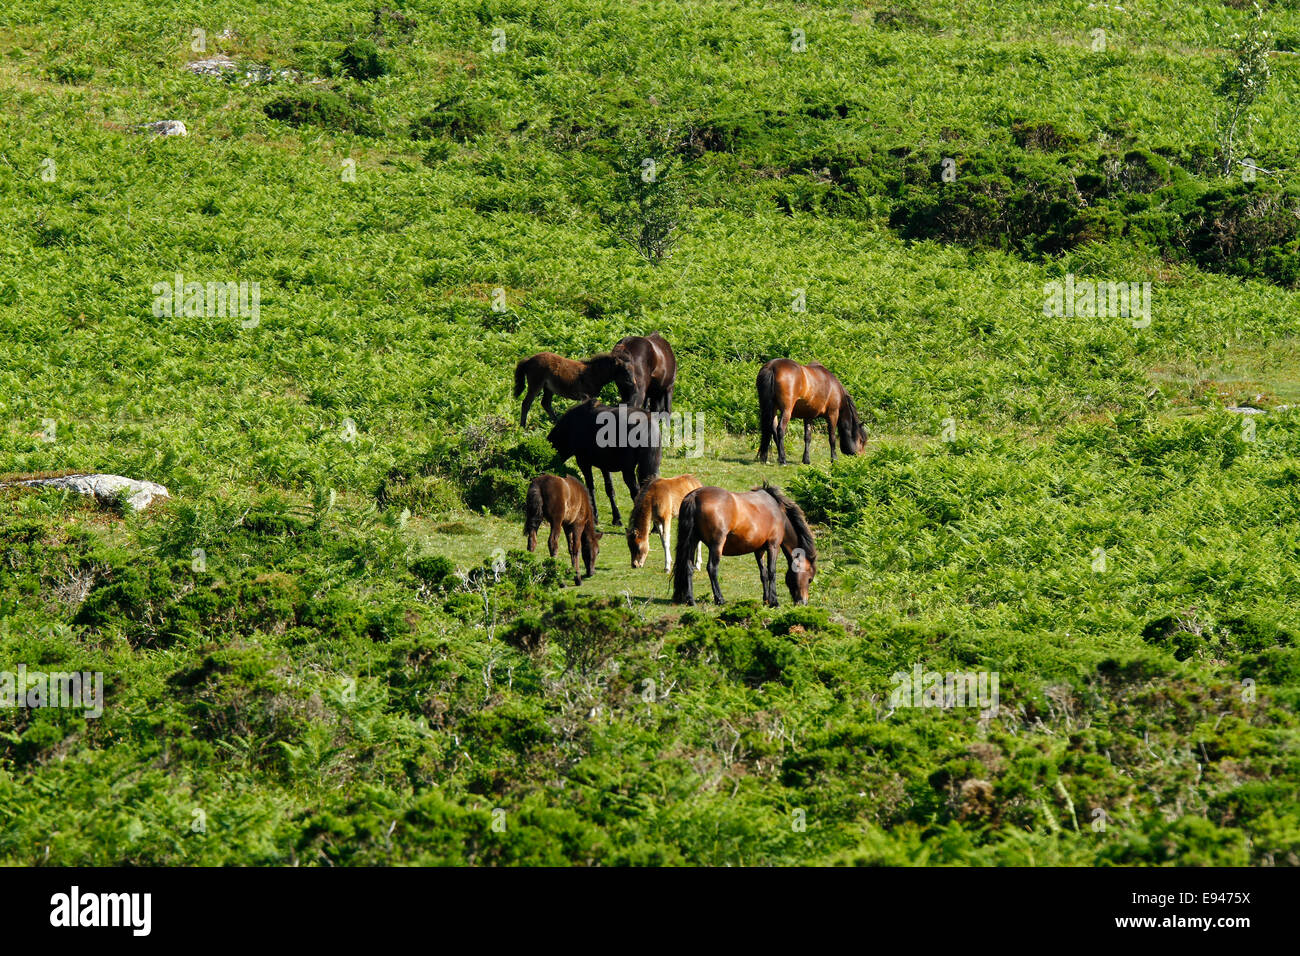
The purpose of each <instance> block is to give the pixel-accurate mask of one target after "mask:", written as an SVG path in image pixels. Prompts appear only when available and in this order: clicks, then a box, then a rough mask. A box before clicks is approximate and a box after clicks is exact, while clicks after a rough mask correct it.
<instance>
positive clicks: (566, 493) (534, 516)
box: [524, 475, 602, 584]
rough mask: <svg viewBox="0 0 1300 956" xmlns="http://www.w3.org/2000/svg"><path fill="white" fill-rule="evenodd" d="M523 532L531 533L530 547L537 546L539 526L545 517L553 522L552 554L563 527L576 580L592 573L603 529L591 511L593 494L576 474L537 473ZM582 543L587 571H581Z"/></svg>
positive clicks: (528, 534)
mask: <svg viewBox="0 0 1300 956" xmlns="http://www.w3.org/2000/svg"><path fill="white" fill-rule="evenodd" d="M524 514H525V517H524V534H526V535H527V536H528V550H529V551H534V550H536V548H537V529H538V528H540V527H541V526H542V521H543V520H545V521H549V522H550V524H551V537H550V539H549V540H548V541H547V542H546V543H547V546H548V547H549V548H550V551H551V557H555V552H556V551H557V550H559V545H560V529H561V528H563V529H564V536H565V537H566V538H568V539H569V557H570V558H571V559H572V560H573V583H574V584H581V583H582V578H583V577H588V578H589V577H591V573H592V571H593V569H594V568H595V566H596V555H597V554H598V553H599V552H600V539H601V537H602V535H601V533H600V532H599V531H597V530H596V516H595V515H594V514H592V511H591V496H590V495H588V494H587V489H586V488H584V487H582V482H580V481H579V480H578V479H577V478H569V477H565V478H561V477H559V476H558V475H538V476H537V477H536V478H534V479H533V480H532V482H531V483H530V484H529V485H528V497H527V498H526V499H525V501H524ZM579 542H581V545H582V561H583V564H585V565H586V567H587V573H586V574H585V575H579V574H578V546H579Z"/></svg>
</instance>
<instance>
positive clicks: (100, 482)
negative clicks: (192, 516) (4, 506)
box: [0, 475, 171, 511]
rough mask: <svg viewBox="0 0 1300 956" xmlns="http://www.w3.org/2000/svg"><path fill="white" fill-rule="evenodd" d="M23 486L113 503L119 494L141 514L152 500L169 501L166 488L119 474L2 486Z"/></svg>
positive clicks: (33, 480) (21, 481) (24, 480)
mask: <svg viewBox="0 0 1300 956" xmlns="http://www.w3.org/2000/svg"><path fill="white" fill-rule="evenodd" d="M9 485H25V486H27V487H30V488H66V489H67V490H69V491H75V492H77V493H78V494H82V495H94V496H95V497H96V498H98V499H99V500H100V501H114V500H116V499H117V497H118V496H119V495H121V494H122V493H124V492H125V493H126V495H127V499H126V501H127V504H129V505H130V506H131V507H132V508H133V509H134V510H136V511H143V510H144V509H145V508H148V507H149V506H150V505H151V504H153V500H154V499H155V498H170V497H171V495H169V494H168V493H167V489H166V488H164V487H163V486H162V485H157V484H154V483H153V482H152V481H137V480H135V479H134V478H123V477H122V476H121V475H62V476H60V477H58V478H20V479H16V480H14V481H6V482H5V483H4V485H3V486H0V487H4V486H9Z"/></svg>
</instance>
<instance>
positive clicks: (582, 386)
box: [515, 352, 630, 428]
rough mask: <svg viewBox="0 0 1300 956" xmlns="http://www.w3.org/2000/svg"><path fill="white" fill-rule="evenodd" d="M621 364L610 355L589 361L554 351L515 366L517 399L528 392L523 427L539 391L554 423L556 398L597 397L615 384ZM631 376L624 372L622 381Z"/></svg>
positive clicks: (575, 399) (580, 399)
mask: <svg viewBox="0 0 1300 956" xmlns="http://www.w3.org/2000/svg"><path fill="white" fill-rule="evenodd" d="M619 365H620V362H619V360H618V359H617V358H615V357H614V356H613V355H612V354H611V353H609V352H602V353H601V354H600V355H593V356H592V357H591V358H589V359H587V361H585V362H580V361H578V360H577V359H568V358H565V357H564V356H563V355H556V354H555V353H554V352H538V353H537V354H536V355H534V356H532V357H531V358H526V359H524V360H523V361H522V362H520V363H519V364H518V365H516V366H515V398H518V397H519V396H520V395H523V394H524V389H525V388H526V389H527V390H528V394H527V395H526V396H525V397H524V407H523V411H521V412H520V413H519V427H520V428H526V427H528V409H530V408H532V407H533V400H534V399H535V398H537V394H538V393H539V392H540V393H541V395H542V408H544V409H546V414H548V415H550V416H551V421H555V420H556V419H557V418H558V417H559V416H558V415H556V414H555V409H553V408H552V407H551V396H552V395H559V396H560V397H561V398H571V399H573V400H574V401H578V402H585V401H586V400H587V399H589V398H597V397H599V395H600V391H601V389H603V388H604V387H605V385H606V384H607V383H608V382H610V381H613V379H614V377H615V374H616V373H617V372H618V369H619ZM629 374H630V373H628V372H626V371H623V372H622V373H621V378H622V379H624V380H627V379H628V375H629ZM621 387H622V386H620V388H621Z"/></svg>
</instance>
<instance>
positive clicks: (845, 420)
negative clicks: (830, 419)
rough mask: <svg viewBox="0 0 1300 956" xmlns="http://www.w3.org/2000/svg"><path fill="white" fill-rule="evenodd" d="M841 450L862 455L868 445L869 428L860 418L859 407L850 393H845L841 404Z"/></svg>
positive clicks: (847, 453)
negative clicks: (850, 396)
mask: <svg viewBox="0 0 1300 956" xmlns="http://www.w3.org/2000/svg"><path fill="white" fill-rule="evenodd" d="M839 433H840V451H842V452H844V454H846V455H861V454H862V452H863V450H864V449H865V448H866V447H867V429H866V426H865V425H863V424H862V420H861V419H860V418H858V409H857V407H856V406H855V405H854V404H853V399H851V398H849V393H848V392H845V393H844V400H843V402H842V403H841V404H840V421H839Z"/></svg>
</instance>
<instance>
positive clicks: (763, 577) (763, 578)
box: [754, 548, 772, 607]
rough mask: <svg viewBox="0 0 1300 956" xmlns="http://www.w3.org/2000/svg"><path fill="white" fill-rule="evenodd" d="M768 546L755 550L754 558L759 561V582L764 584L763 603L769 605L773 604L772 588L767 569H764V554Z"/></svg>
mask: <svg viewBox="0 0 1300 956" xmlns="http://www.w3.org/2000/svg"><path fill="white" fill-rule="evenodd" d="M766 550H767V549H766V548H760V549H759V550H757V551H755V552H754V559H755V560H756V561H757V562H758V582H759V584H761V585H762V586H763V603H764V604H766V605H768V606H769V607H770V606H771V604H772V589H771V588H770V587H768V582H767V574H768V573H767V571H765V570H763V555H764V552H765V551H766Z"/></svg>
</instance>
